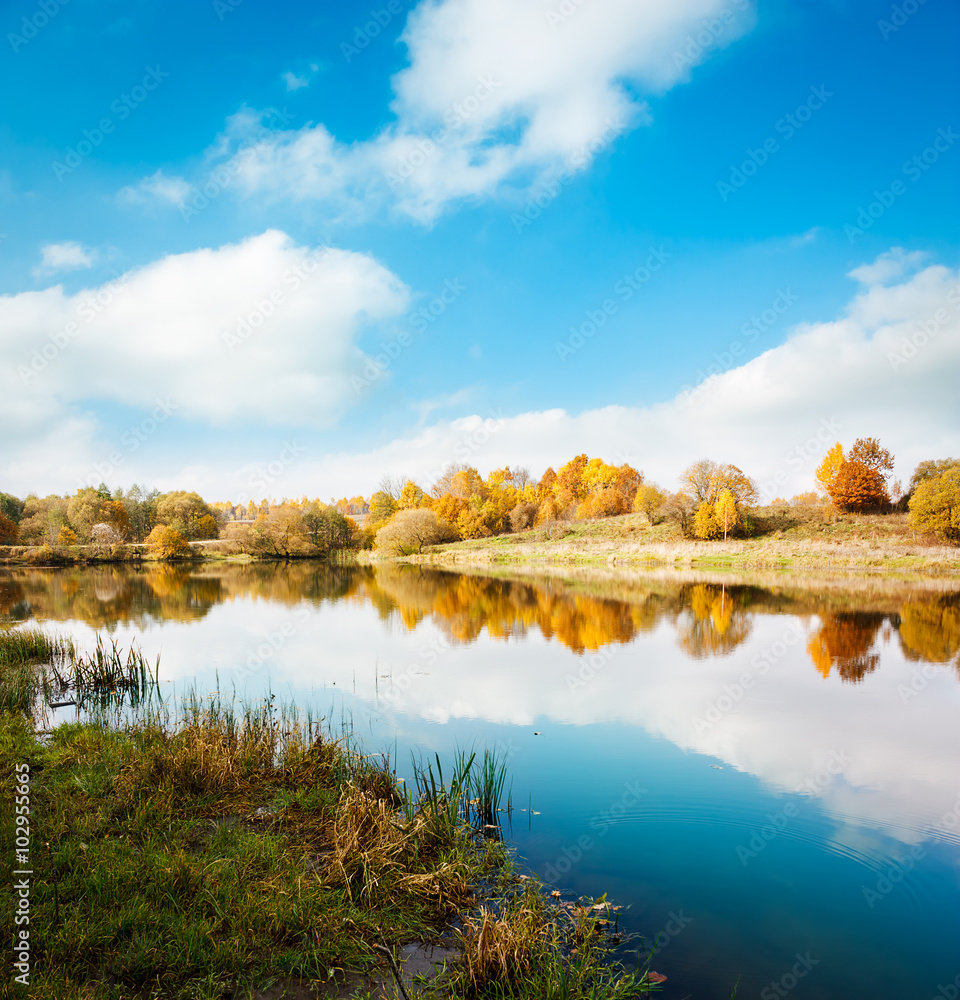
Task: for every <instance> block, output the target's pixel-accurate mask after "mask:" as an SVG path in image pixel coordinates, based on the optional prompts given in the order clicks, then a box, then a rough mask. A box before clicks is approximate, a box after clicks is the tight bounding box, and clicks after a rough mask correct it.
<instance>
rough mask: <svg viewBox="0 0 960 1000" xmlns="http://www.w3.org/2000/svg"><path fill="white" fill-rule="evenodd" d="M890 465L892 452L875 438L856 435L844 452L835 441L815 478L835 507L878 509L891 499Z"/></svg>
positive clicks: (844, 508)
mask: <svg viewBox="0 0 960 1000" xmlns="http://www.w3.org/2000/svg"><path fill="white" fill-rule="evenodd" d="M891 469H893V456H892V455H891V454H890V452H889V451H887V449H886V448H882V447H881V446H880V442H879V441H878V440H877V439H876V438H857V440H856V441H855V442H854V443H853V447H852V448H851V449H850V451H849V453H847V454H844V452H843V448H842V447H841V445H840V443H839V442H837V444H835V445H834V446H833V447H832V448H831V449H830V450H829V451H828V452H827V454H826V456H825V457H824V459H823V461H822V462H821V463H820V465H819V466H818V467H817V471H816V479H817V482H818V483H819V484H820V486H821V487H823V489H824V490H825V491H826V493H827V495H828V496H829V497H830V500H831V502H832V503H833V505H834V507H836V508H837V509H838V510H845V511H857V512H860V511H865V510H878V509H880V508H882V507H886V506H888V505H889V503H890V494H889V492H888V491H887V477H886V474H887V473H889V471H890V470H891Z"/></svg>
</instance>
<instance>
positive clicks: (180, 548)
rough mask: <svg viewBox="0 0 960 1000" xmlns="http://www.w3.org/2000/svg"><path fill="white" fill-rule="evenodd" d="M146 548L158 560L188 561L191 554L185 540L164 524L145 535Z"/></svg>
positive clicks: (188, 544) (177, 532)
mask: <svg viewBox="0 0 960 1000" xmlns="http://www.w3.org/2000/svg"><path fill="white" fill-rule="evenodd" d="M147 547H148V548H149V549H150V551H151V553H152V554H153V555H155V556H156V557H157V558H158V559H188V558H189V557H190V556H191V554H192V550H191V548H190V543H189V542H188V541H187V540H186V538H184V537H183V535H181V534H180V532H179V531H177V529H176V528H171V527H170V526H169V525H165V524H158V525H157V526H156V527H155V528H154V529H153V531H151V532H150V534H149V535H147Z"/></svg>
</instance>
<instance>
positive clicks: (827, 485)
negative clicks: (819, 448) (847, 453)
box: [815, 441, 844, 494]
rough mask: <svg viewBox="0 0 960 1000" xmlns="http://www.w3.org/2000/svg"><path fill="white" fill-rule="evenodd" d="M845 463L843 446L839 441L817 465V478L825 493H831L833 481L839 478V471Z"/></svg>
mask: <svg viewBox="0 0 960 1000" xmlns="http://www.w3.org/2000/svg"><path fill="white" fill-rule="evenodd" d="M843 463H844V457H843V448H842V447H841V446H840V442H839V441H838V442H837V443H836V444H835V445H834V446H833V447H832V448H831V449H830V450H829V451H828V452H827V454H826V455H825V456H824V458H823V461H822V462H821V463H820V464H819V465H818V466H817V471H816V473H815V475H816V480H817V482H818V483H819V484H820V486H821V487H822V488H823V490H824V492H825V493H827V494H829V493H830V490H831V488H832V487H833V482H834V480H835V479H836V478H837V473H838V472H839V471H840V467H841V466H842V465H843Z"/></svg>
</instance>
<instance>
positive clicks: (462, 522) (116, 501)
mask: <svg viewBox="0 0 960 1000" xmlns="http://www.w3.org/2000/svg"><path fill="white" fill-rule="evenodd" d="M892 469H893V456H892V455H891V454H890V453H889V451H887V450H886V449H885V448H883V447H882V446H881V444H880V442H879V441H877V440H876V439H874V438H859V439H858V440H856V441H855V442H854V443H853V445H852V446H850V448H848V449H847V450H844V448H843V447H842V445H841V444H840V443H839V442H838V443H836V444H835V445H834V446H833V447H832V448H830V449H829V450H828V451H827V453H826V455H825V457H824V459H823V461H822V462H821V464H820V465H819V466H818V468H817V469H816V470H815V473H814V475H813V482H812V484H811V485H812V486H815V487H816V488H815V489H811V490H809V491H807V492H805V493H801V494H797V495H795V496H793V497H791V498H790V499H789V500H788V499H785V498H783V497H779V496H776V495H775V494H776V489H777V486H778V482H777V479H776V477H775V478H774V479H773V480H771V481H770V482H767V483H763V484H758V483H757V482H756V481H755V480H753V479H751V478H750V477H749V476H748V475H747V474H746V473H744V472H743V471H742V470H741V469H740V468H738V467H737V466H735V465H731V464H723V463H719V462H715V461H712V460H709V459H701V460H699V461H697V462H694V463H693V464H692V465H691V466H689V467H688V468H687V469H686V470H684V472H683V473H682V475H681V476H680V488H679V489H678V490H676V491H675V492H672V493H671V492H670V491H668V490H665V489H663V488H661V487H660V486H659V485H658V484H656V483H652V482H649V481H647V480H646V479H645V477H644V475H643V473H642V471H640V470H638V469H636V468H634V467H633V466H631V465H629V464H626V463H624V464H621V465H610V464H607V463H606V462H604V461H603V460H602V459H599V458H590V457H589V456H587V455H585V454H584V455H577V456H576V457H574V458H573V459H571V460H570V461H569V462H566V463H565V464H564V465H561V466H560V468H559V469H558V470H557V471H554V470H553V469H552V468H548V469H547V470H546V471H545V472H544V473H543V474H542V475H541V476H540V478H539V479H535V478H534V477H532V476H531V475H530V472H529V470H527V469H526V468H520V467H518V468H512V469H511V468H501V469H494V470H493V471H491V472H490V473H489V474H488V475H487V477H486V478H485V479H484V478H483V477H482V476H481V475H480V473H479V471H478V470H477V469H475V468H473V467H469V466H465V465H456V464H454V465H450V466H448V467H447V468H446V470H445V471H444V472H443V473H442V474H441V475H440V476H439V478H438V479H437V481H436V482H434V483H432V484H427V485H426V486H421V485H420V484H418V483H416V482H414V481H413V480H410V479H407V478H405V477H403V476H398V477H389V476H388V477H385V478H384V479H383V481H382V482H381V483H380V488H379V489H378V490H376V491H375V492H374V493H373V494H372V495H371V496H370V497H369V498H365V497H363V496H355V497H353V498H347V497H342V498H341V499H340V500H336V501H331V502H330V503H323V502H321V501H320V500H319V499H313V500H311V499H309V498H307V497H303V498H301V499H299V500H291V499H281V500H268V499H263V500H261V501H259V502H256V501H254V500H247V501H245V502H242V503H236V504H235V503H232V502H230V501H224V502H214V503H208V502H207V501H205V500H204V499H203V498H202V497H201V496H200V495H199V494H197V493H194V492H186V491H175V492H171V493H165V494H162V493H160V492H159V491H156V490H153V491H149V490H146V489H144V488H142V487H139V486H133V487H131V488H130V489H127V490H123V489H114V490H111V489H110V488H108V487H107V486H106V485H104V484H101V485H100V486H98V487H92V486H90V487H84V488H81V489H79V490H77V492H76V493H75V494H73V495H65V496H48V497H44V498H40V497H36V496H28V497H27V498H25V499H24V500H20V499H18V498H16V497H13V496H11V495H9V494H5V493H0V564H6V565H11V564H31V565H63V564H69V563H78V562H80V563H84V562H107V561H134V562H137V561H142V560H144V559H149V560H166V561H172V560H186V559H281V560H288V559H294V558H324V559H330V560H343V559H351V560H352V559H354V558H357V555H356V554H358V553H364V552H372V553H373V555H372V556H364V555H360V556H359V558H360V559H361V560H364V559H368V558H393V557H401V558H410V557H415V558H418V559H422V558H423V557H424V556H425V554H427V557H428V558H429V559H430V560H432V561H439V562H444V563H458V564H467V563H471V562H472V563H478V564H483V563H495V562H503V561H507V562H517V563H519V562H528V561H534V562H536V561H551V562H563V563H575V562H579V561H589V562H607V563H655V564H668V565H674V564H679V565H683V566H688V567H707V566H712V565H716V566H718V567H719V566H731V567H744V568H749V567H752V568H771V567H778V566H779V567H782V568H794V569H803V568H817V567H822V566H829V567H831V568H836V569H849V570H869V571H876V570H878V569H882V570H884V571H895V572H933V573H944V572H946V573H954V572H956V571H957V570H958V568H960V561H958V552H960V549H958V547H957V546H958V543H960V460H958V459H953V458H944V459H931V460H928V461H924V462H921V463H920V464H919V465H918V466H917V468H916V469H915V470H914V473H913V475H912V477H911V479H910V481H909V483H908V484H907V486H906V488H904V487H903V486H902V484H901V483H900V482H899V481H891V470H892Z"/></svg>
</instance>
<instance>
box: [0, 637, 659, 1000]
mask: <svg viewBox="0 0 960 1000" xmlns="http://www.w3.org/2000/svg"><path fill="white" fill-rule="evenodd" d="M74 662H75V652H74V650H73V648H72V646H70V645H68V644H57V643H51V642H50V641H49V639H47V638H45V637H44V636H43V635H42V634H41V633H36V632H33V633H24V632H21V631H15V632H7V633H3V634H2V635H0V704H2V706H3V711H2V712H0V780H2V781H3V787H4V789H5V790H7V789H9V790H10V791H9V793H7V795H5V798H8V796H9V798H8V802H7V803H6V804H5V808H4V811H3V818H2V828H3V835H4V836H3V839H4V846H5V849H9V850H10V852H11V856H12V855H13V851H14V837H15V834H16V836H17V837H18V839H17V840H16V849H17V850H19V851H21V852H23V853H22V856H20V861H19V867H20V868H21V869H22V870H23V871H24V872H26V873H27V876H28V877H26V878H25V879H24V882H25V886H24V888H25V893H21V896H22V898H24V899H25V900H26V903H25V904H23V903H18V904H17V905H18V907H19V911H22V912H23V913H25V914H26V915H28V916H29V923H25V922H24V923H23V924H22V927H23V932H22V933H21V936H20V938H19V939H18V940H19V941H20V942H21V950H20V952H18V955H17V960H18V961H22V964H23V968H22V969H21V970H15V971H14V972H11V971H10V965H9V964H8V968H7V970H6V971H5V973H4V974H5V975H10V976H11V978H12V976H14V975H16V974H18V971H19V972H20V974H22V975H25V976H26V979H25V980H21V983H27V984H28V985H29V990H27V989H24V990H22V993H23V994H24V995H37V996H39V995H43V996H56V997H58V998H61V1000H80V998H81V997H89V996H91V995H96V996H97V997H101V998H105V1000H120V998H126V997H129V996H131V995H137V996H144V997H146V996H150V997H171V998H172V997H177V998H179V997H183V998H187V997H190V998H206V997H210V998H213V997H218V998H221V997H225V996H231V997H240V996H243V997H251V998H262V1000H266V998H268V997H270V998H279V997H280V996H290V997H296V998H300V1000H305V998H307V997H321V996H323V997H326V996H346V995H356V996H366V997H373V996H387V995H394V994H393V987H392V986H390V987H389V988H388V986H387V984H388V982H389V981H390V977H391V972H392V970H393V969H394V968H395V967H396V965H397V960H398V959H399V958H402V957H403V956H404V955H407V956H411V957H412V964H416V963H414V962H413V959H416V958H419V959H420V962H419V968H420V971H428V970H429V971H432V970H430V965H431V963H430V961H429V956H430V955H431V953H432V949H433V947H434V946H436V947H437V948H438V949H439V950H438V951H437V952H436V953H434V954H433V957H434V958H441V959H446V960H447V961H448V968H447V970H446V972H445V973H444V974H443V975H442V976H440V977H439V978H437V979H435V980H434V981H433V982H432V983H431V984H430V985H429V986H424V987H423V989H424V992H423V993H422V995H424V996H426V995H428V994H429V995H430V996H431V997H434V998H437V1000H439V998H441V997H449V998H451V1000H459V998H465V997H467V996H470V997H484V996H490V995H493V994H495V995H497V996H516V997H521V996H533V995H543V994H544V993H545V992H549V987H550V986H551V985H552V984H554V983H555V982H556V980H557V979H559V978H562V977H566V979H567V980H568V981H569V982H572V983H573V984H574V986H575V987H576V988H575V989H574V990H573V992H571V993H570V994H569V995H570V996H571V997H577V996H584V997H585V996H587V995H590V996H593V995H596V996H602V997H610V998H617V997H621V996H622V997H626V996H632V995H637V991H638V988H639V987H640V986H641V985H643V983H642V982H641V981H640V980H639V979H638V977H634V976H630V975H629V974H625V973H623V972H622V970H619V969H617V968H616V967H611V966H609V965H607V964H606V963H605V959H606V954H607V950H608V949H607V947H606V945H605V943H604V942H605V940H606V938H607V934H606V930H605V926H606V925H605V922H604V921H605V920H606V919H607V918H608V917H609V916H610V914H609V912H608V910H607V908H606V907H600V908H599V909H598V910H596V911H594V910H591V909H589V908H588V907H586V906H577V905H573V904H566V905H564V906H559V905H557V904H555V903H554V902H553V901H552V900H551V899H550V897H549V896H547V894H546V893H545V892H544V891H543V889H542V888H541V886H540V885H539V883H537V882H536V881H535V880H534V879H529V878H525V877H523V876H522V875H520V874H519V872H518V871H517V869H516V868H515V867H514V866H513V865H512V864H511V862H510V859H509V854H508V852H507V850H506V848H505V847H504V845H503V843H502V841H501V840H500V839H499V837H498V836H490V835H489V834H491V833H498V831H499V825H498V820H497V812H498V808H499V801H500V800H499V795H500V792H501V791H502V788H503V782H502V777H503V765H502V764H501V763H500V762H498V761H497V760H496V758H494V757H492V756H491V755H487V754H484V755H483V757H482V759H480V758H476V759H471V758H466V757H462V758H461V759H460V760H459V762H458V763H456V764H455V767H454V773H453V774H450V773H443V772H441V770H440V766H439V762H437V764H436V765H434V766H430V765H427V766H425V767H423V768H421V769H419V770H418V771H417V772H416V773H415V776H414V781H413V782H412V783H411V784H412V786H413V787H411V788H410V790H409V791H408V790H407V789H406V788H405V785H404V782H402V781H400V780H398V779H397V777H396V774H395V772H394V771H393V769H392V767H391V761H390V760H389V758H388V757H387V756H385V755H383V754H376V753H374V754H371V753H369V752H366V751H365V748H363V747H362V746H361V745H360V744H359V743H358V742H357V741H355V740H354V739H353V738H352V737H351V735H350V734H349V733H346V732H340V733H334V732H331V731H330V730H329V729H328V728H326V727H325V726H323V725H322V720H315V719H311V718H310V717H303V716H302V714H300V713H298V712H296V711H294V710H292V709H286V710H284V709H280V708H276V707H275V706H274V703H273V700H272V699H270V700H269V701H267V702H266V703H261V704H259V705H256V706H242V705H239V706H238V705H235V704H234V703H232V702H229V701H227V700H224V699H221V698H220V697H219V696H218V695H215V696H213V697H212V698H205V699H199V698H193V699H187V700H186V701H185V702H183V704H182V705H180V706H178V707H177V708H176V710H175V709H174V708H173V706H169V705H167V706H163V705H161V704H159V703H158V702H157V701H156V700H153V699H151V698H149V697H147V698H146V700H140V701H139V702H136V704H135V705H134V704H132V703H131V701H130V700H129V697H127V696H129V695H130V693H131V691H133V690H134V689H136V690H139V692H140V696H141V698H143V696H145V695H149V693H150V692H149V691H145V690H144V689H143V688H144V685H145V684H146V680H147V679H146V676H145V675H143V674H142V672H141V674H140V675H138V676H139V684H135V683H134V681H135V678H134V676H133V675H131V676H130V677H125V676H124V675H123V673H122V670H121V672H120V673H117V671H116V670H114V671H113V672H112V673H111V675H110V676H109V677H107V676H106V675H105V674H104V673H103V671H102V669H101V670H100V671H99V672H97V671H93V672H91V671H90V669H89V664H88V665H87V667H86V668H85V669H84V670H82V671H80V672H74V674H71V669H73V668H72V667H71V664H72V663H74ZM47 664H49V665H50V666H51V668H52V667H54V666H55V667H56V668H57V670H56V673H57V676H58V677H59V678H66V679H67V688H66V689H64V688H63V686H62V684H61V683H60V680H58V681H57V684H58V685H59V686H58V687H56V688H55V689H53V688H50V689H48V687H47V686H46V682H47V681H48V680H50V678H49V677H45V675H44V673H43V671H44V670H45V669H46V665H47ZM81 675H82V680H81V679H79V678H81ZM71 676H73V677H74V681H73V682H72V683H73V686H72V687H71V682H70V681H69V678H70V677H71ZM37 684H39V687H38V686H37ZM52 690H59V691H60V692H61V693H60V695H59V698H60V699H61V700H62V699H64V698H68V699H73V700H76V701H78V702H80V703H81V705H82V706H83V708H84V717H83V719H82V721H77V722H71V723H61V724H59V725H54V726H49V725H48V722H45V721H44V718H45V717H46V713H45V712H44V711H42V710H41V711H39V712H38V711H37V709H36V705H37V701H36V697H37V695H38V694H42V695H44V696H49V695H50V693H51V691H52ZM14 794H15V795H16V796H17V800H16V801H17V803H18V804H19V805H21V806H25V807H26V808H25V809H23V808H21V809H20V817H19V818H17V819H16V821H15V820H14V808H13V801H12V799H13V795H14ZM21 800H23V801H21ZM6 805H9V808H7V807H6ZM15 824H16V825H15ZM485 833H486V834H487V835H484V834H485ZM481 900H485V905H484V906H482V907H481V908H480V909H479V910H478V909H477V906H478V903H480V902H481ZM572 948H575V949H576V950H575V951H574V952H573V953H571V949H572ZM597 983H599V985H600V987H601V989H600V991H599V992H598V993H596V994H594V993H592V992H589V991H590V989H592V986H593V985H595V984H597ZM648 983H649V985H650V986H652V985H653V982H652V980H650V981H648ZM407 985H408V988H410V989H411V990H412V984H410V983H409V982H408V983H407ZM14 988H15V989H16V986H15V987H14ZM91 991H93V993H91Z"/></svg>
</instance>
